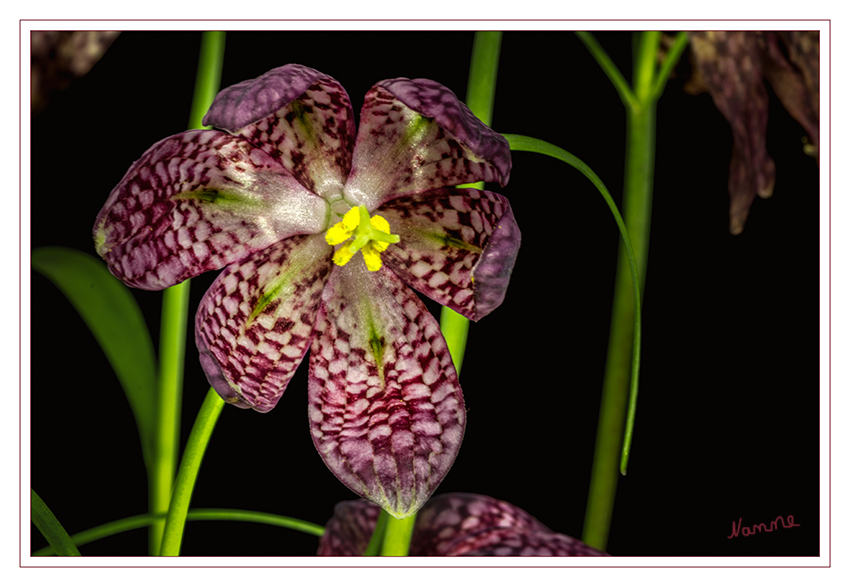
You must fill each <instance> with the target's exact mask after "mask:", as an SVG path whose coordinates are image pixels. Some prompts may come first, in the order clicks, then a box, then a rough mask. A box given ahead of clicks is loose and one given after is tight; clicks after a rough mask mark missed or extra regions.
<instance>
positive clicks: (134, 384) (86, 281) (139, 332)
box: [32, 247, 156, 468]
mask: <svg viewBox="0 0 850 587" xmlns="http://www.w3.org/2000/svg"><path fill="white" fill-rule="evenodd" d="M32 266H33V269H35V270H36V271H38V272H39V273H41V274H42V275H44V276H45V277H47V278H48V279H49V280H50V281H52V282H53V283H54V284H55V285H56V287H58V288H59V289H60V290H61V291H62V293H64V294H65V296H66V297H67V298H68V300H70V302H71V304H73V306H74V307H75V308H76V309H77V311H78V312H79V313H80V316H81V317H82V318H83V320H84V321H85V323H86V325H87V326H88V328H89V330H91V332H92V334H94V337H95V338H96V339H97V342H98V343H99V344H100V348H102V349H103V352H104V353H105V354H106V358H107V359H109V363H110V364H111V365H112V368H113V369H114V371H115V374H116V375H117V376H118V380H119V381H120V382H121V386H122V387H123V388H124V393H125V395H126V396H127V400H128V401H129V402H130V408H131V409H132V410H133V415H134V416H135V418H136V426H137V427H138V429H139V437H140V438H141V442H142V456H143V457H144V459H145V463H146V465H148V468H150V464H151V463H152V462H153V436H154V434H155V421H154V414H155V411H154V410H155V405H154V402H155V401H156V359H155V354H154V348H153V342H152V341H151V336H150V332H149V331H148V329H147V326H146V325H145V321H144V318H143V317H142V312H141V310H140V309H139V306H138V304H137V303H136V300H135V298H134V297H133V294H131V293H130V290H129V289H127V287H126V286H125V285H124V284H122V283H121V282H120V281H118V279H116V278H115V277H113V276H112V274H110V273H109V271H108V270H107V269H106V265H104V264H103V263H102V262H101V261H100V260H98V259H96V258H95V257H94V256H93V255H88V254H86V253H83V252H80V251H76V250H73V249H67V248H63V247H45V248H41V249H37V250H35V251H33V254H32ZM67 342H68V343H70V344H73V341H67Z"/></svg>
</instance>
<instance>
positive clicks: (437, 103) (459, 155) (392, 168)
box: [345, 78, 511, 210]
mask: <svg viewBox="0 0 850 587" xmlns="http://www.w3.org/2000/svg"><path fill="white" fill-rule="evenodd" d="M510 170H511V155H510V147H509V146H508V142H507V140H505V138H504V137H502V136H501V135H500V134H498V133H496V132H495V131H493V130H491V129H490V128H489V127H487V126H486V125H484V124H483V123H482V122H481V121H480V120H478V119H477V118H475V116H474V115H473V114H472V112H470V110H469V108H467V107H466V105H465V104H463V103H462V102H460V101H459V100H458V99H457V97H456V96H455V95H454V93H452V91H451V90H449V89H448V88H446V87H444V86H441V85H440V84H438V83H436V82H433V81H430V80H423V79H416V80H409V79H406V78H398V79H393V80H386V81H383V82H379V83H378V84H376V85H375V86H373V87H372V89H371V90H369V92H368V93H367V94H366V100H365V103H364V104H363V109H362V111H361V114H360V128H359V130H358V134H357V143H356V146H355V149H354V161H353V163H352V169H351V175H350V176H349V178H348V182H347V183H346V186H345V191H346V194H347V195H348V196H349V197H350V198H351V199H352V201H354V202H356V203H357V204H362V205H365V206H366V207H367V208H369V209H370V210H374V209H375V208H377V207H378V206H380V205H381V204H383V203H384V202H386V201H388V200H389V199H391V198H395V197H398V196H399V195H402V194H409V193H416V192H423V191H426V190H431V189H436V188H443V187H452V186H455V185H458V184H464V183H472V182H476V181H495V182H499V183H500V184H501V185H505V184H506V183H507V182H508V178H509V176H510Z"/></svg>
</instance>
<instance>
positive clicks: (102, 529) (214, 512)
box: [32, 508, 325, 556]
mask: <svg viewBox="0 0 850 587" xmlns="http://www.w3.org/2000/svg"><path fill="white" fill-rule="evenodd" d="M164 519H165V514H150V513H148V514H139V515H137V516H130V517H129V518H122V519H120V520H115V521H113V522H107V523H106V524H101V525H100V526H96V527H94V528H89V529H88V530H83V531H82V532H77V533H76V534H74V535H72V536H71V540H72V541H73V543H74V544H76V545H77V546H83V545H84V544H88V543H90V542H94V541H96V540H101V539H103V538H108V537H109V536H115V535H116V534H121V533H122V532H128V531H130V530H135V529H137V528H144V527H145V526H150V525H151V524H154V523H155V522H157V521H159V520H164ZM186 519H187V520H188V521H190V522H197V521H203V520H214V521H227V522H255V523H257V524H266V525H268V526H278V527H279V528H288V529H290V530H296V531H298V532H304V533H305V534H312V535H313V536H322V535H323V534H324V533H325V529H324V527H323V526H320V525H319V524H314V523H313V522H307V521H305V520H299V519H298V518H290V517H289V516H280V515H278V514H269V513H266V512H254V511H250V510H234V509H225V508H207V509H194V510H189V515H188V516H187V517H186ZM55 552H56V551H55V550H53V547H52V546H45V547H44V548H39V549H38V550H36V551H35V552H33V553H32V555H33V556H49V555H52V554H55Z"/></svg>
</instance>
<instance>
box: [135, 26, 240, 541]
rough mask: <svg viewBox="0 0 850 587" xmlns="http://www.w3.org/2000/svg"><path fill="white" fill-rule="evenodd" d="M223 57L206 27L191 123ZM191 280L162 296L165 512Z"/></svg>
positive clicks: (213, 89)
mask: <svg viewBox="0 0 850 587" xmlns="http://www.w3.org/2000/svg"><path fill="white" fill-rule="evenodd" d="M223 61H224V33H223V32H206V33H204V34H203V35H202V36H201V50H200V57H199V59H198V71H197V76H196V79H195V93H194V96H193V98H192V108H191V113H190V115H189V128H190V129H194V128H202V127H203V126H202V120H203V117H204V114H205V113H206V111H207V110H209V107H210V105H211V104H212V101H213V99H214V98H215V95H216V93H217V92H218V87H219V85H220V81H221V67H222V63H223ZM189 289H190V281H189V280H186V281H184V282H183V283H180V284H177V285H175V286H172V287H170V288H168V289H166V290H165V291H164V292H163V298H162V322H161V330H160V332H161V334H160V343H159V354H160V359H159V365H160V369H159V376H158V385H157V390H158V393H157V401H156V412H157V413H156V418H155V422H156V432H155V434H154V459H153V465H152V466H151V467H150V469H149V471H148V509H149V511H150V512H151V513H154V514H157V513H165V512H166V510H167V509H168V504H169V502H170V500H171V490H172V485H173V482H174V471H175V470H176V468H177V454H178V445H179V443H180V417H181V406H182V403H183V368H184V365H185V358H186V326H187V323H188V315H189ZM163 531H164V522H163V521H158V522H156V523H154V524H152V525H151V527H150V532H149V533H148V552H150V554H156V553H158V552H159V550H160V547H161V540H162V533H163Z"/></svg>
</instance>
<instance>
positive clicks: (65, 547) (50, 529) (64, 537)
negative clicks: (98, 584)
mask: <svg viewBox="0 0 850 587" xmlns="http://www.w3.org/2000/svg"><path fill="white" fill-rule="evenodd" d="M31 503H32V506H31V507H32V514H31V515H32V521H33V524H35V527H36V528H38V531H39V532H41V534H42V536H44V537H45V538H46V539H47V542H48V543H49V544H50V546H51V547H52V548H53V550H54V552H56V553H58V554H59V556H80V551H79V550H77V547H76V546H74V542H73V541H72V540H71V537H70V536H68V533H67V532H66V531H65V528H63V527H62V524H60V523H59V520H57V519H56V516H54V515H53V512H51V511H50V508H49V507H47V504H46V503H44V501H43V500H42V499H41V498H40V497H39V496H38V494H37V493H36V492H35V490H34V489H33V490H32V501H31Z"/></svg>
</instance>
